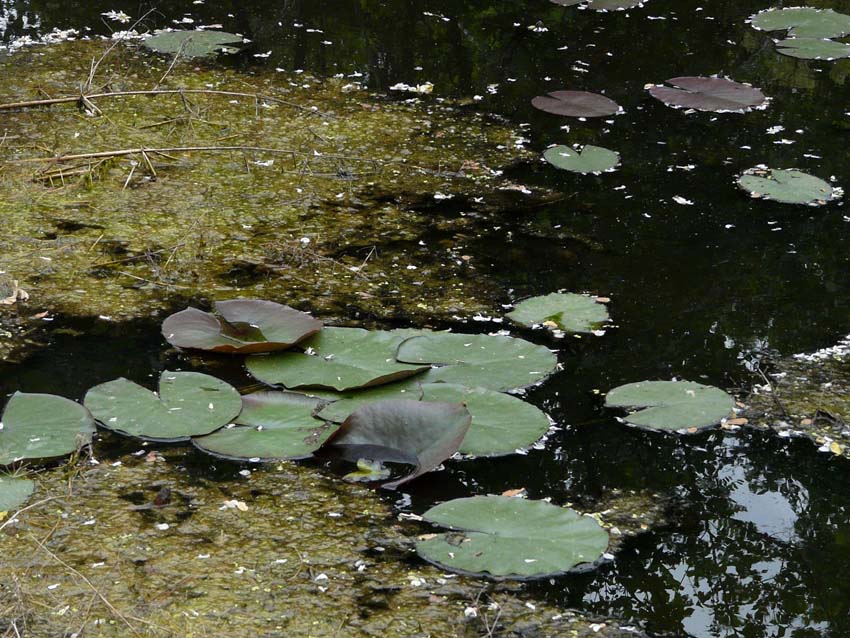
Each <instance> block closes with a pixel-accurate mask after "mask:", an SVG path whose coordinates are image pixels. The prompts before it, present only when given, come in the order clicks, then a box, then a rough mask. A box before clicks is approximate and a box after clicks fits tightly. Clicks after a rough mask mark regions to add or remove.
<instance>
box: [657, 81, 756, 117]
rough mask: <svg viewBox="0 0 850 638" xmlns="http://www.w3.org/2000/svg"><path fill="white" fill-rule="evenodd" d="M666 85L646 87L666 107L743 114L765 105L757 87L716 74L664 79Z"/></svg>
mask: <svg viewBox="0 0 850 638" xmlns="http://www.w3.org/2000/svg"><path fill="white" fill-rule="evenodd" d="M667 84H671V85H672V87H676V88H672V87H669V86H662V85H660V84H657V85H654V86H652V87H650V89H649V93H650V95H652V97H654V98H655V99H657V100H660V101H662V102H664V104H666V105H667V106H672V107H676V108H685V109H697V110H698V111H712V112H715V113H745V112H747V111H749V110H750V109H754V108H759V107H761V106H764V105H765V104H767V97H765V95H764V93H762V92H761V91H760V90H759V89H757V88H755V87H753V86H751V85H749V84H742V83H741V82H734V81H733V80H729V79H727V78H719V77H691V76H686V77H678V78H670V79H669V80H667Z"/></svg>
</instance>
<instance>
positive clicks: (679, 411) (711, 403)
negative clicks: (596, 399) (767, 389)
mask: <svg viewBox="0 0 850 638" xmlns="http://www.w3.org/2000/svg"><path fill="white" fill-rule="evenodd" d="M734 405H735V400H734V399H733V398H732V397H731V396H729V395H728V394H726V393H725V392H724V391H723V390H721V389H719V388H715V387H712V386H708V385H702V384H700V383H694V382H692V381H640V382H638V383H629V384H626V385H621V386H620V387H618V388H614V389H613V390H611V391H610V392H609V393H608V395H607V396H606V397H605V406H606V407H609V408H641V409H640V410H639V411H637V412H630V413H629V414H628V415H626V417H625V420H626V421H627V422H628V423H631V424H633V425H640V426H644V427H648V428H654V429H657V430H672V431H675V430H685V429H689V428H698V429H699V428H705V427H711V426H713V425H717V424H718V423H720V421H721V420H722V419H725V418H726V417H728V416H731V414H732V408H733V407H734Z"/></svg>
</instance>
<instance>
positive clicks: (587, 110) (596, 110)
mask: <svg viewBox="0 0 850 638" xmlns="http://www.w3.org/2000/svg"><path fill="white" fill-rule="evenodd" d="M531 105H532V106H533V107H534V108H536V109H540V110H541V111H546V112H547V113H552V114H554V115H566V116H569V117H606V116H608V115H614V114H616V113H619V112H620V111H621V110H622V109H621V108H620V105H619V104H617V103H616V102H615V101H614V100H612V99H611V98H607V97H605V96H604V95H599V94H598V93H590V92H588V91H552V92H551V93H549V94H548V95H538V96H537V97H536V98H534V99H533V100H531Z"/></svg>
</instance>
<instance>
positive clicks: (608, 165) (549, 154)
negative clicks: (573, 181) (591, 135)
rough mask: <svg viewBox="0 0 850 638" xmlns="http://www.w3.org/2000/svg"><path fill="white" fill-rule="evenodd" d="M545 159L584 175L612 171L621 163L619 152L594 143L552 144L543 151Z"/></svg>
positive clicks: (563, 168) (556, 166)
mask: <svg viewBox="0 0 850 638" xmlns="http://www.w3.org/2000/svg"><path fill="white" fill-rule="evenodd" d="M543 159H545V160H546V161H547V162H549V163H550V164H551V165H552V166H554V167H555V168H560V169H561V170H564V171H570V172H572V173H581V174H582V175H588V174H593V175H601V174H602V173H612V172H613V171H614V170H615V169H616V168H617V166H619V165H620V154H619V153H617V152H616V151H612V150H610V149H607V148H604V147H602V146H593V145H592V144H587V145H585V146H583V147H576V148H570V147H569V146H564V145H562V144H560V145H557V146H552V147H550V148H547V149H546V150H545V151H544V152H543Z"/></svg>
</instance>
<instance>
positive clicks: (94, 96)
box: [0, 89, 323, 115]
mask: <svg viewBox="0 0 850 638" xmlns="http://www.w3.org/2000/svg"><path fill="white" fill-rule="evenodd" d="M187 94H199V95H224V96H229V97H249V98H252V99H254V100H266V101H268V102H276V103H278V104H283V105H285V106H291V107H292V108H295V109H299V110H302V111H306V112H308V113H316V114H318V115H323V114H322V113H320V112H319V111H314V110H313V109H311V108H309V107H307V106H302V105H301V104H296V103H294V102H290V101H288V100H282V99H280V98H277V97H273V96H271V95H264V94H261V93H242V92H240V91H219V90H215V89H139V90H137V91H107V92H103V93H91V94H87V93H84V92H81V93H80V95H74V96H65V97H54V98H50V99H45V100H27V101H24V102H9V103H7V104H0V111H3V110H9V109H26V108H34V107H37V106H52V105H54V104H71V103H73V102H80V101H81V100H84V101H88V102H91V100H101V99H108V98H116V97H130V96H135V95H183V96H185V95H187Z"/></svg>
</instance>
